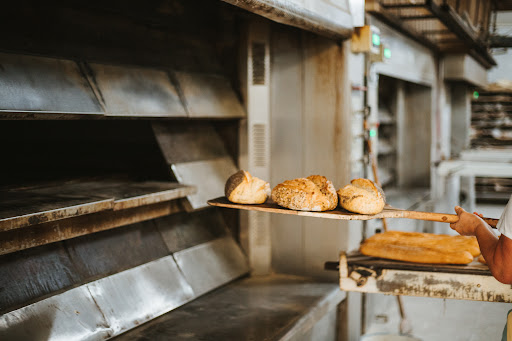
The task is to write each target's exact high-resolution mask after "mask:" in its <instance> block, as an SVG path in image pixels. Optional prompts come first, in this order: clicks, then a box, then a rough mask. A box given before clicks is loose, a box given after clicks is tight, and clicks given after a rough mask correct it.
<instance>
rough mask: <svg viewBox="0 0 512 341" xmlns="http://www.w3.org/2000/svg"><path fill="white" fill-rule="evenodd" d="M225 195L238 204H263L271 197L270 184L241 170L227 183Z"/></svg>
mask: <svg viewBox="0 0 512 341" xmlns="http://www.w3.org/2000/svg"><path fill="white" fill-rule="evenodd" d="M224 194H225V195H226V198H228V200H229V201H231V202H234V203H237V204H263V203H264V202H265V201H266V200H267V197H268V196H269V195H270V184H269V183H268V182H266V181H263V180H261V179H258V178H257V177H253V176H252V175H251V174H250V173H249V172H247V171H244V170H240V171H238V172H236V173H235V174H233V175H231V176H230V177H229V179H228V180H227V181H226V186H225V187H224Z"/></svg>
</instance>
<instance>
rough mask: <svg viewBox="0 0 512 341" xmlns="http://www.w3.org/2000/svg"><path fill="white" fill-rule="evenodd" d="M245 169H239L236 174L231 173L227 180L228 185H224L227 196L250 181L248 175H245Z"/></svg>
mask: <svg viewBox="0 0 512 341" xmlns="http://www.w3.org/2000/svg"><path fill="white" fill-rule="evenodd" d="M245 173H246V172H245V171H244V170H242V169H241V170H239V171H238V172H236V173H235V174H233V175H231V176H230V177H229V178H228V180H227V181H226V185H225V186H224V195H225V196H226V198H229V196H230V195H231V193H233V191H234V190H235V188H237V187H238V186H239V185H240V184H242V183H243V182H246V183H247V182H248V179H247V176H246V175H245Z"/></svg>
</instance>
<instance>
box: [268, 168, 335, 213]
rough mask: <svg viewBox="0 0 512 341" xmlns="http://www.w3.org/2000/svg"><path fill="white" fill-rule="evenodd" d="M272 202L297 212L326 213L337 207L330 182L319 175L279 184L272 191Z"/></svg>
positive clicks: (333, 189)
mask: <svg viewBox="0 0 512 341" xmlns="http://www.w3.org/2000/svg"><path fill="white" fill-rule="evenodd" d="M272 200H274V201H275V202H276V203H277V204H278V205H279V206H283V207H286V208H289V209H292V210H297V211H316V212H319V211H328V210H333V209H335V208H336V206H337V205H338V197H337V195H336V190H335V188H334V186H333V184H332V182H331V181H329V180H327V178H326V177H325V176H321V175H311V176H309V177H307V178H299V179H294V180H286V181H284V182H282V183H280V184H279V185H277V186H275V187H274V189H273V190H272Z"/></svg>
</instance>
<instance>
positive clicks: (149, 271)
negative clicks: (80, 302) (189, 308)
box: [87, 256, 194, 334]
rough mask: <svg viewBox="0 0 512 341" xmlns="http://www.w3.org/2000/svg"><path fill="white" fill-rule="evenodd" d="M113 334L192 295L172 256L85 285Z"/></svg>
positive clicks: (132, 326)
mask: <svg viewBox="0 0 512 341" xmlns="http://www.w3.org/2000/svg"><path fill="white" fill-rule="evenodd" d="M87 287H88V289H89V290H90V292H91V294H92V295H93V297H94V299H95V301H96V303H97V305H98V307H99V308H100V309H101V311H102V312H103V314H104V315H105V319H106V320H107V323H108V325H109V326H110V327H111V328H112V331H113V333H114V334H119V333H121V332H123V331H125V330H127V329H131V328H134V327H135V326H137V325H139V324H141V323H143V322H146V321H148V320H150V319H152V318H154V317H156V316H159V315H161V314H163V313H166V312H168V311H170V310H172V309H174V308H176V307H178V306H180V305H183V304H184V303H186V302H188V301H189V300H191V299H192V298H193V294H194V293H193V292H192V289H191V287H190V286H189V285H188V284H187V282H186V281H185V279H184V278H183V275H182V274H181V272H180V270H179V269H178V267H177V266H176V263H175V261H174V259H173V258H172V256H167V257H164V258H161V259H158V260H155V261H153V262H151V263H148V264H144V265H141V266H139V267H137V268H134V269H130V270H128V271H124V272H121V273H118V274H116V275H114V276H110V277H106V278H103V279H100V280H98V281H96V282H93V283H90V284H88V285H87Z"/></svg>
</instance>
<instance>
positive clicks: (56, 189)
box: [0, 180, 195, 232]
mask: <svg viewBox="0 0 512 341" xmlns="http://www.w3.org/2000/svg"><path fill="white" fill-rule="evenodd" d="M194 192H195V188H194V187H191V186H184V185H180V184H177V183H172V182H154V181H148V182H128V181H111V180H107V181H85V182H69V183H65V184H59V185H41V186H38V187H31V188H17V189H10V190H6V191H5V192H4V195H2V198H1V199H0V232H2V231H8V230H13V229H18V228H24V227H27V226H32V225H36V224H41V223H46V222H51V221H56V220H61V219H66V218H72V217H77V216H81V215H86V214H91V213H97V212H101V211H105V210H114V211H117V210H123V209H128V208H134V207H139V206H144V205H149V204H154V203H158V202H162V201H169V200H174V199H178V198H183V197H185V196H187V195H189V194H192V193H194Z"/></svg>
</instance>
